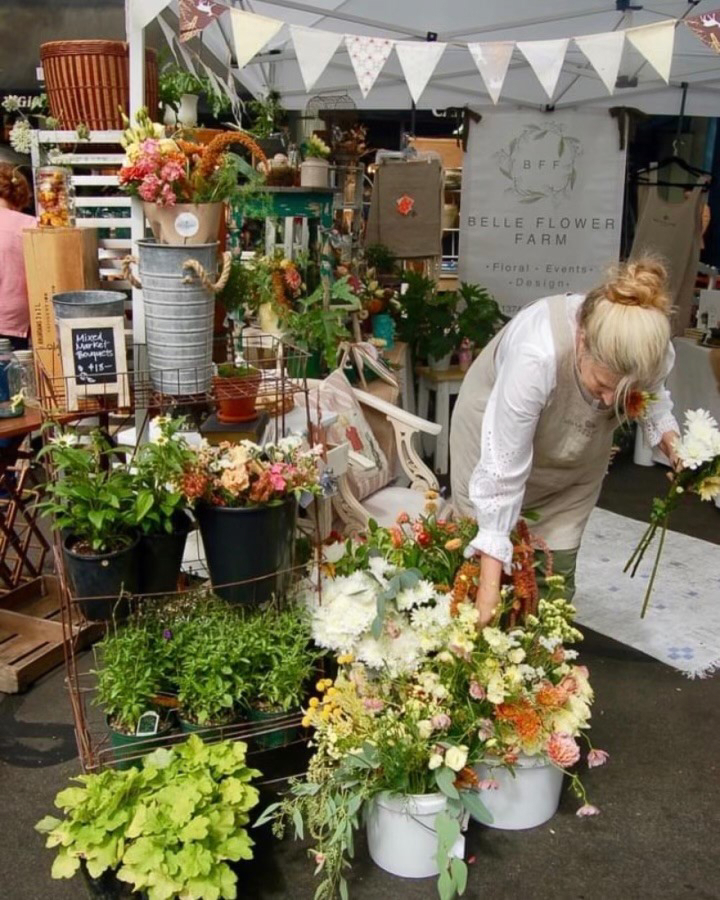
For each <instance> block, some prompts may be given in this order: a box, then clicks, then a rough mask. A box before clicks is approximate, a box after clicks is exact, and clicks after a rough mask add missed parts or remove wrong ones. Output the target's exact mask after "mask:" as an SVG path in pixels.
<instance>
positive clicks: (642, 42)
mask: <svg viewBox="0 0 720 900" xmlns="http://www.w3.org/2000/svg"><path fill="white" fill-rule="evenodd" d="M625 34H626V35H627V39H628V40H629V41H630V43H631V44H632V45H633V47H635V49H636V50H639V51H640V53H642V55H643V56H644V57H645V59H646V60H647V61H648V62H649V63H650V65H651V66H652V67H653V69H655V71H656V72H657V73H658V75H659V76H660V77H661V78H662V80H663V81H665V82H668V81H669V80H670V67H671V66H672V55H673V47H674V46H675V20H674V19H669V20H668V21H667V22H658V23H657V24H655V25H640V26H639V27H638V28H628V29H627V31H626V32H625Z"/></svg>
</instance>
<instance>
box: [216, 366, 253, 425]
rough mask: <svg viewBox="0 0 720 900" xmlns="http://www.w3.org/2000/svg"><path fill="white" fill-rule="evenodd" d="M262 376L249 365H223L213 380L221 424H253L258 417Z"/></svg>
mask: <svg viewBox="0 0 720 900" xmlns="http://www.w3.org/2000/svg"><path fill="white" fill-rule="evenodd" d="M261 382H262V374H261V373H260V370H259V369H256V368H255V367H254V366H249V365H247V364H242V365H235V364H233V363H221V364H220V365H219V366H218V367H217V375H215V376H214V378H213V394H214V395H215V399H216V400H217V402H218V413H217V417H218V420H219V421H220V422H231V423H232V422H251V421H252V420H253V419H255V418H256V417H257V410H256V408H255V398H256V397H257V394H258V390H259V389H260V384H261Z"/></svg>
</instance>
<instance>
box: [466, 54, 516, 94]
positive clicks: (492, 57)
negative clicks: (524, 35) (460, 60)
mask: <svg viewBox="0 0 720 900" xmlns="http://www.w3.org/2000/svg"><path fill="white" fill-rule="evenodd" d="M514 49H515V42H514V41H495V42H493V43H490V44H468V50H469V51H470V53H471V54H472V58H473V59H474V60H475V65H476V66H477V67H478V69H479V70H480V74H481V75H482V80H483V82H484V83H485V87H486V88H487V92H488V94H490V99H491V100H492V102H493V103H497V102H498V100H499V99H500V91H502V88H503V84H505V76H506V75H507V70H508V66H509V65H510V59H511V57H512V55H513V50H514Z"/></svg>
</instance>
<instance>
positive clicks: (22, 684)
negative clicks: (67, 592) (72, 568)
mask: <svg viewBox="0 0 720 900" xmlns="http://www.w3.org/2000/svg"><path fill="white" fill-rule="evenodd" d="M102 627H103V626H102V624H101V623H98V622H92V623H89V624H88V623H86V622H84V621H82V620H81V619H80V617H79V616H78V617H77V621H76V622H75V623H74V624H73V643H74V647H75V651H76V652H77V651H78V650H81V649H83V648H84V647H86V646H87V645H88V644H90V643H91V642H92V641H94V640H97V638H98V637H100V635H101V633H102ZM63 660H64V652H63V629H62V621H61V618H60V584H59V581H58V579H57V578H56V577H55V576H54V575H43V576H41V577H40V578H36V579H34V580H33V581H30V582H28V583H27V584H24V585H22V586H21V587H19V588H16V589H15V590H13V591H10V592H9V593H7V594H5V596H3V597H1V598H0V691H4V692H5V693H8V694H17V693H18V692H19V691H23V690H25V688H27V687H28V685H30V684H32V682H33V681H35V680H36V679H38V678H39V677H40V676H41V675H44V674H45V673H46V672H49V671H50V670H51V669H54V668H55V666H58V665H60V664H61V663H62V662H63Z"/></svg>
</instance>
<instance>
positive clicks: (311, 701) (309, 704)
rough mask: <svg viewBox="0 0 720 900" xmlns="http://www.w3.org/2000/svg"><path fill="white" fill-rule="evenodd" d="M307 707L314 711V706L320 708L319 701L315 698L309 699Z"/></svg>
mask: <svg viewBox="0 0 720 900" xmlns="http://www.w3.org/2000/svg"><path fill="white" fill-rule="evenodd" d="M308 706H309V707H310V709H315V707H316V706H320V701H319V700H318V698H317V697H311V698H310V700H309V702H308Z"/></svg>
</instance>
